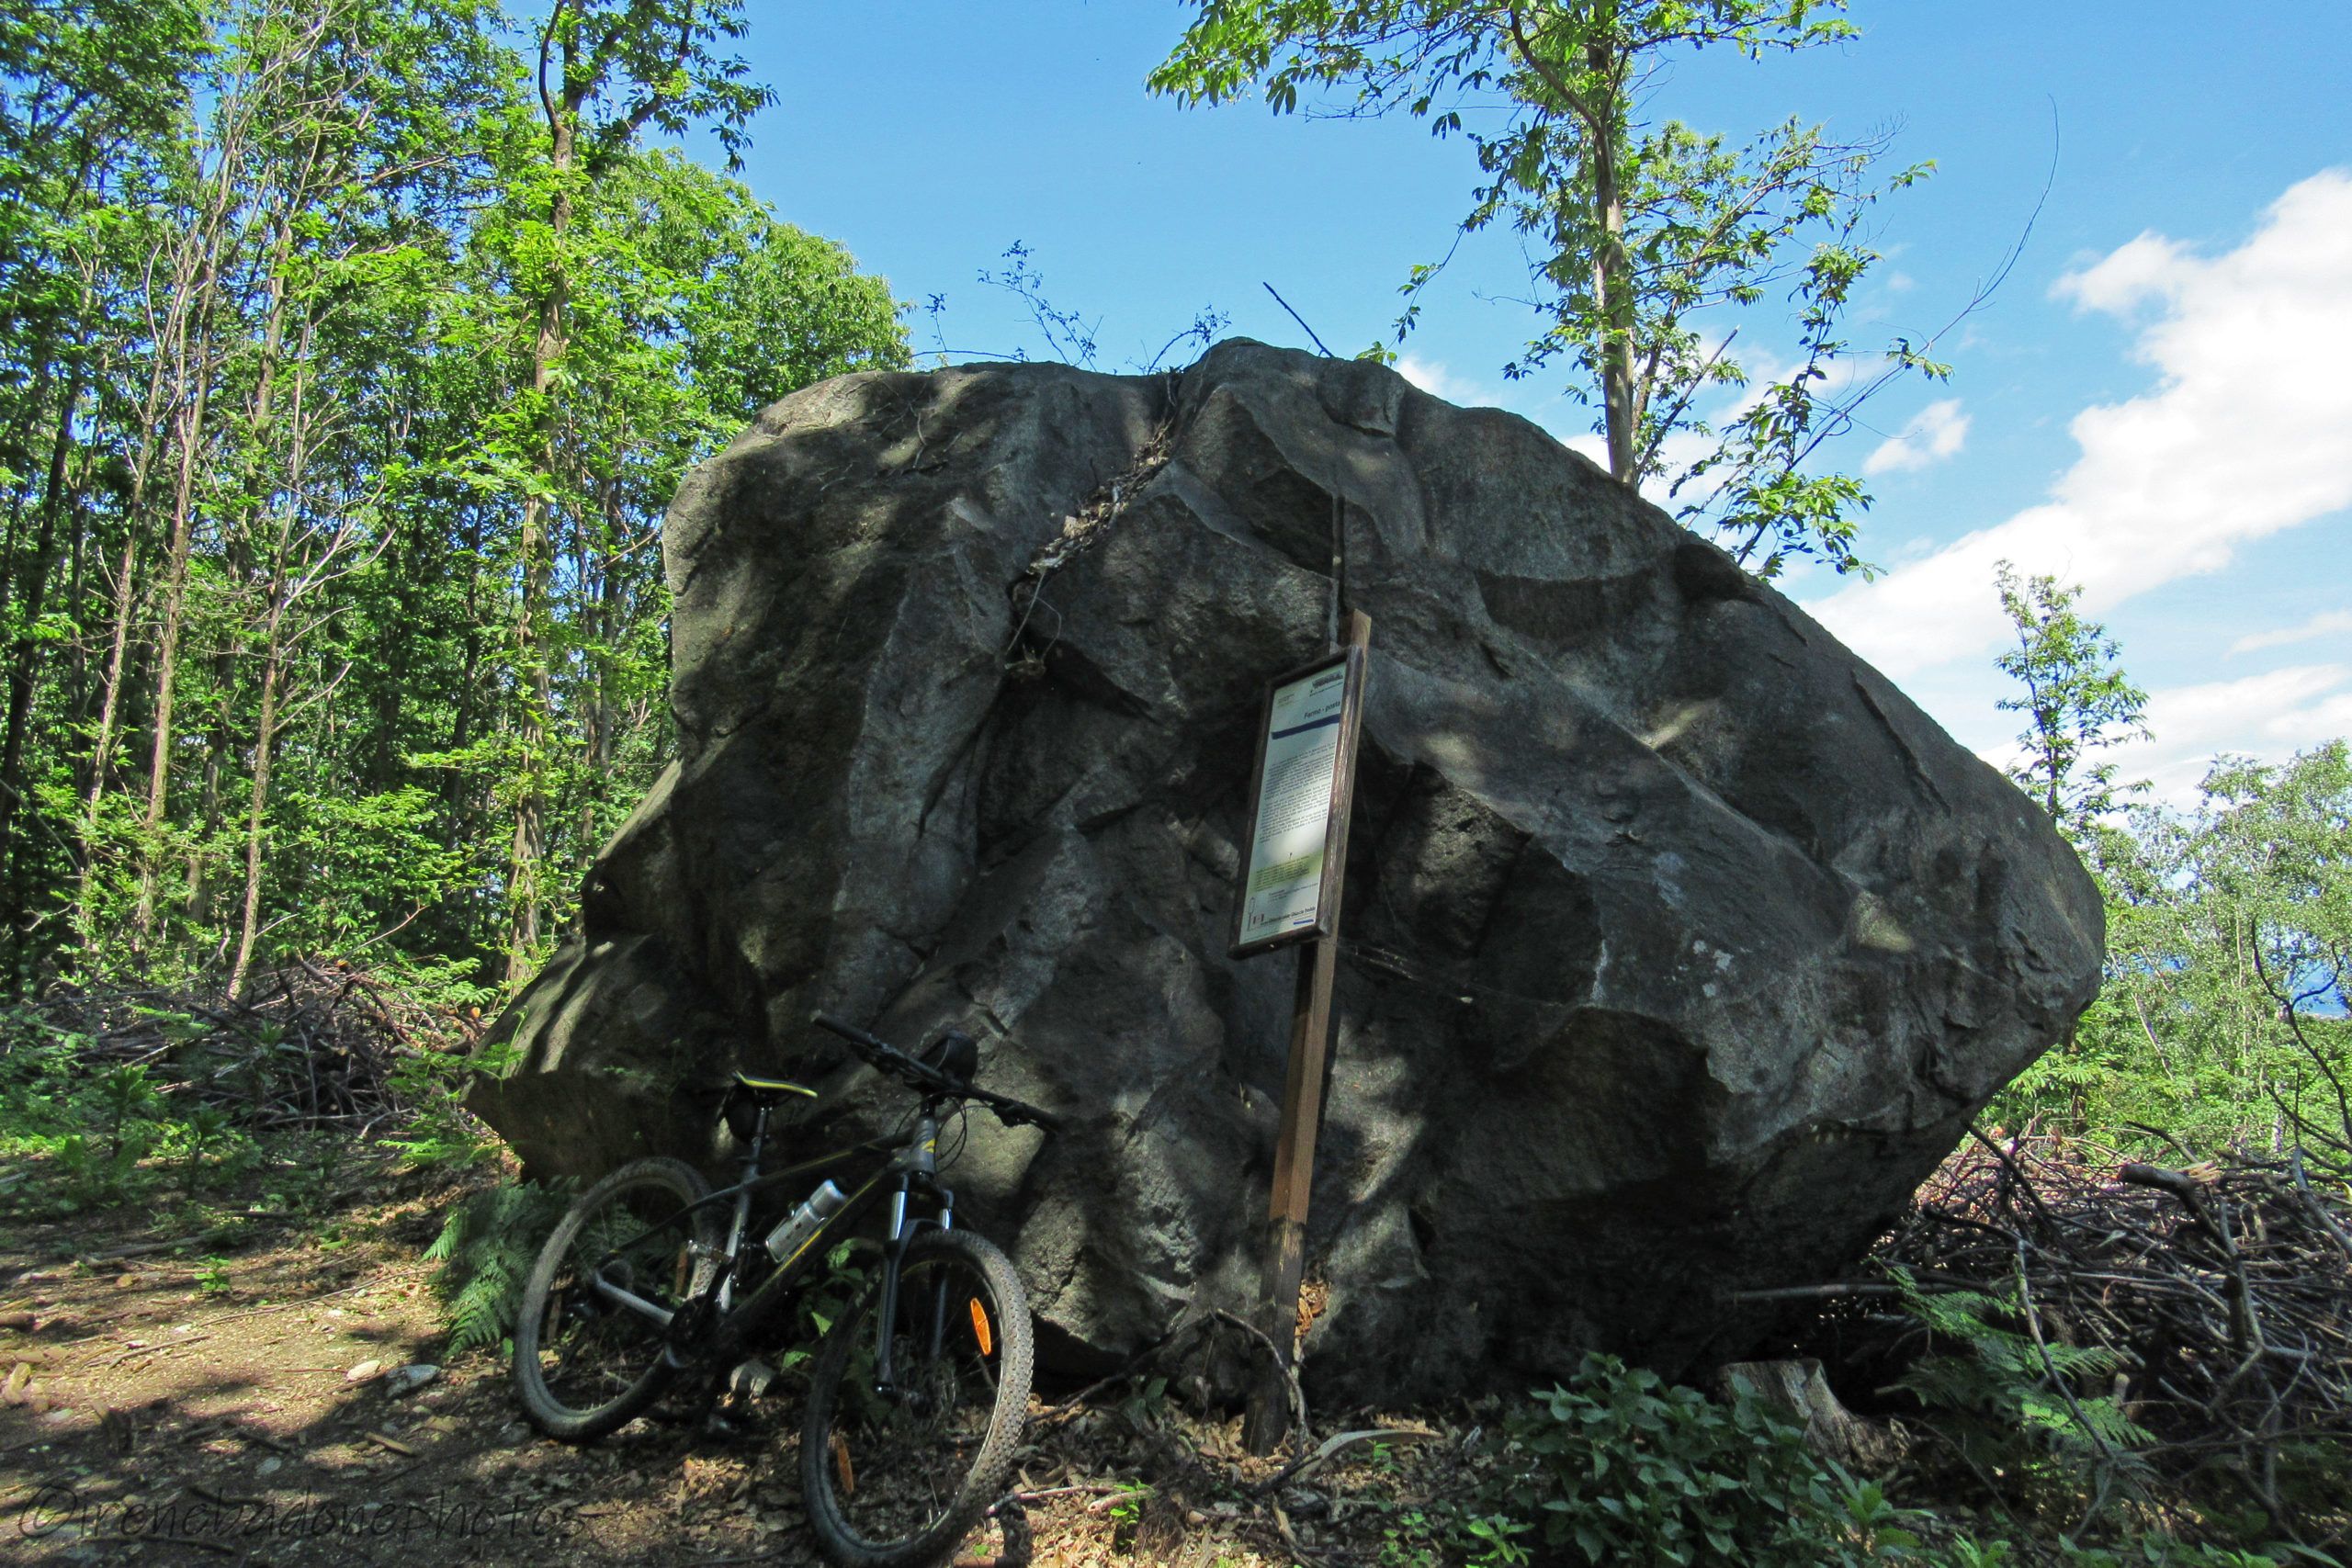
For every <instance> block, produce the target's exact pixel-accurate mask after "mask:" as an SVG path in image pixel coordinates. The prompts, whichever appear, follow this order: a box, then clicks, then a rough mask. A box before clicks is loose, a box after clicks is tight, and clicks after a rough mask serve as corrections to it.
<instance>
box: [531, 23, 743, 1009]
mask: <svg viewBox="0 0 2352 1568" xmlns="http://www.w3.org/2000/svg"><path fill="white" fill-rule="evenodd" d="M743 30H744V22H743V18H742V6H741V0H555V5H554V6H553V7H552V9H550V10H549V11H548V16H547V19H546V21H545V22H544V23H543V24H542V26H541V28H540V29H539V50H538V72H537V85H538V97H539V107H540V110H541V112H542V114H543V115H544V117H545V121H546V133H547V142H546V154H547V178H546V182H545V191H546V195H545V202H546V206H545V211H546V214H547V217H546V239H545V243H544V245H543V246H542V247H541V248H540V249H541V254H540V256H539V258H538V265H537V268H536V272H537V276H536V279H535V280H534V287H533V288H531V289H530V290H529V293H530V296H531V299H532V304H533V309H534V314H535V316H536V331H535V333H534V337H533V341H532V347H531V390H530V397H529V399H528V401H527V404H526V408H527V418H528V422H529V426H530V429H529V433H528V435H527V437H526V443H525V446H526V450H525V452H524V453H523V454H522V455H521V456H522V458H523V461H524V462H525V464H526V465H527V467H528V469H529V477H528V479H527V481H526V484H525V486H524V491H523V514H522V524H521V528H520V530H519V534H518V536H517V540H516V547H515V548H516V555H517V558H518V568H519V574H520V578H521V597H520V601H519V604H518V606H517V611H516V615H515V665H516V672H517V675H518V677H519V679H520V682H521V684H522V691H521V693H520V694H519V695H520V700H521V708H522V711H521V717H520V722H519V724H518V725H517V730H518V736H517V750H518V751H519V759H518V762H519V773H520V778H519V779H518V781H517V784H516V786H515V834H514V840H513V844H512V849H511V852H510V854H509V856H508V866H507V888H506V905H507V911H508V930H507V942H506V978H507V981H508V983H509V984H519V983H520V982H521V980H522V979H523V977H524V976H525V974H526V971H527V970H528V969H529V967H530V965H531V963H532V961H533V960H534V958H535V957H536V955H537V951H538V946H539V940H540V926H539V921H540V916H541V914H542V912H543V910H544V909H545V907H546V903H547V895H546V892H545V888H544V885H543V880H542V878H543V868H542V865H541V862H542V860H543V859H544V852H545V846H546V837H547V811H548V770H549V767H550V765H551V759H550V757H549V722H550V716H551V714H552V711H553V707H554V687H553V678H552V664H553V660H552V655H551V650H550V649H549V647H548V644H549V640H550V637H551V635H552V631H553V626H552V617H551V615H550V613H549V611H550V606H549V604H548V583H549V579H550V577H551V575H552V571H553V568H554V563H555V550H554V546H553V542H552V538H551V530H550V529H549V527H548V522H549V515H550V512H551V510H552V508H553V507H554V505H555V504H556V503H557V502H558V501H559V499H560V498H566V497H572V496H576V495H577V494H578V492H579V491H580V490H581V488H582V487H581V486H580V484H579V482H578V476H576V475H572V474H570V473H567V472H566V471H565V468H564V463H563V454H562V451H561V449H560V441H559V431H560V424H561V419H560V412H559V410H558V408H557V404H558V402H559V383H560V378H561V376H562V374H563V368H564V359H565V355H566V354H567V352H568V351H569V348H570V345H571V324H570V320H569V305H570V300H571V265H570V262H569V258H568V256H567V254H566V246H567V242H568V240H569V237H570V233H571V225H572V219H573V216H574V214H575V212H576V211H577V209H578V208H579V206H580V203H581V200H582V195H583V190H584V187H585V186H588V185H592V184H594V182H596V181H598V180H600V179H601V178H603V177H604V176H605V175H606V174H607V173H608V172H609V171H610V170H611V169H612V168H613V167H614V165H615V164H616V163H617V162H618V161H619V160H620V159H621V158H622V157H624V156H625V155H627V154H628V152H630V151H632V150H633V149H634V148H635V146H636V143H637V138H638V136H639V133H640V132H641V131H643V130H646V129H647V128H648V127H649V126H650V127H651V128H653V129H655V130H662V131H666V132H669V133H671V134H677V133H680V132H682V131H684V130H685V129H686V128H687V127H688V126H689V125H690V124H692V123H694V122H695V121H704V122H707V123H708V124H709V125H710V126H711V127H712V129H713V130H715V131H716V132H717V133H718V140H719V144H720V146H721V147H723V148H724V149H725V150H726V152H727V156H728V160H729V166H730V167H732V166H733V165H734V164H736V163H737V162H738V161H739V160H740V158H741V153H742V151H743V149H744V148H745V147H746V146H747V145H748V144H749V141H748V137H749V127H750V123H751V119H752V116H753V115H754V114H756V113H757V112H758V111H759V110H760V109H762V108H763V107H766V106H767V105H768V104H770V103H772V102H773V101H774V100H775V95H774V94H773V93H772V92H770V91H769V90H768V89H767V88H765V87H763V86H759V85H754V84H752V83H749V82H746V81H744V80H743V79H742V77H743V73H744V69H745V68H744V65H743V62H741V60H740V59H733V58H726V59H722V58H720V56H719V53H718V50H719V49H720V48H721V47H722V40H725V39H735V38H740V37H741V35H742V33H743Z"/></svg>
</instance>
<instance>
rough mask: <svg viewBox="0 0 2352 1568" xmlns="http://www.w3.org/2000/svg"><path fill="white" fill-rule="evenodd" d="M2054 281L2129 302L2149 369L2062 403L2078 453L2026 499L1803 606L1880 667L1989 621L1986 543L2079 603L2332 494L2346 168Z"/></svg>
mask: <svg viewBox="0 0 2352 1568" xmlns="http://www.w3.org/2000/svg"><path fill="white" fill-rule="evenodd" d="M2055 292H2056V293H2057V294H2058V295H2059V296H2060V297H2061V298H2064V299H2072V300H2073V301H2074V302H2075V304H2076V305H2077V306H2078V307H2080V308H2082V309H2085V310H2103V311H2109V312H2112V313H2116V314H2138V313H2141V312H2143V311H2145V312H2148V314H2149V319H2147V320H2146V321H2144V322H2143V326H2142V328H2141V332H2140V336H2139V340H2138V342H2137V344H2136V345H2135V348H2134V355H2135V357H2137V358H2139V359H2141V360H2143V362H2145V363H2147V364H2149V365H2152V366H2154V367H2155V368H2156V370H2157V372H2158V378H2157V383H2156V386H2155V388H2154V389H2153V390H2152V391H2150V392H2148V393H2146V394H2145V395H2143V396H2141V397H2138V398H2134V399H2132V400H2130V401H2127V402H2121V403H2115V404H2109V405H2100V406H2096V407H2092V408H2088V409H2086V410H2084V411H2083V412H2081V413H2079V414H2077V415H2076V416H2075V421H2074V423H2073V426H2072V430H2073V434H2074V436H2075V441H2076V442H2077V443H2078V444H2079V446H2080V447H2081V454H2080V456H2079V457H2077V458H2076V459H2075V464H2074V466H2073V467H2072V468H2069V469H2067V470H2066V472H2065V473H2064V474H2063V475H2062V476H2060V477H2059V479H2057V480H2056V481H2055V482H2054V483H2053V484H2052V488H2051V492H2050V496H2049V499H2048V500H2047V501H2045V502H2042V503H2041V504H2040V505H2038V506H2034V507H2031V508H2030V509H2028V510H2026V511H2024V512H2021V513H2018V514H2017V515H2015V516H2013V517H2011V518H2009V519H2008V520H2007V521H2006V522H2004V523H2000V524H1997V525H1994V526H1992V527H1989V528H1985V529H1982V530H1980V531H1978V532H1977V533H1974V534H1971V535H1969V536H1966V537H1965V538H1962V539H1961V540H1959V541H1957V542H1956V543H1954V544H1951V545H1950V546H1947V547H1944V548H1943V549H1941V550H1939V551H1938V552H1937V553H1936V554H1934V555H1932V556H1930V557H1928V558H1927V559H1926V560H1923V561H1919V562H1917V563H1915V564H1911V565H1907V566H1902V567H1898V568H1896V569H1895V570H1894V571H1891V572H1889V573H1888V574H1887V575H1886V576H1885V577H1883V578H1881V579H1880V580H1879V581H1876V582H1874V583H1869V584H1857V585H1854V586H1851V587H1848V588H1845V589H1843V590H1841V591H1840V592H1836V593H1833V594H1831V595H1829V596H1828V597H1826V598H1825V599H1821V600H1817V601H1815V602H1814V603H1813V604H1809V605H1808V606H1807V608H1809V609H1810V610H1811V611H1812V612H1813V613H1814V614H1815V615H1817V616H1818V617H1820V619H1821V620H1822V621H1823V622H1824V623H1826V625H1827V626H1829V628H1830V629H1831V630H1832V631H1834V632H1836V633H1837V634H1838V636H1839V637H1842V638H1844V639H1845V640H1846V641H1847V642H1848V643H1849V644H1850V645H1851V646H1852V647H1853V648H1854V649H1855V650H1856V651H1857V652H1859V653H1860V654H1861V655H1862V656H1863V657H1864V658H1866V659H1868V660H1871V662H1873V663H1875V664H1877V665H1878V666H1879V667H1880V668H1881V669H1883V670H1885V671H1888V672H1889V673H1890V674H1895V675H1904V674H1909V673H1913V672H1916V671H1921V670H1924V669H1928V668H1932V667H1934V666H1936V665H1939V664H1941V663H1943V662H1946V661H1948V660H1959V659H1973V658H1981V657H1982V656H1983V655H1984V653H1985V650H1986V649H1989V648H1991V647H1992V646H1993V645H1995V644H1996V643H1997V642H1998V641H1999V640H2000V639H2001V637H2002V636H2003V634H2004V631H2005V629H2006V626H2005V623H2004V621H2003V620H2002V618H2001V615H2000V610H1999V605H1998V602H1997V601H1996V597H1995V595H1994V592H1993V570H1994V563H1995V562H1996V561H1998V560H2001V559H2003V558H2007V559H2010V560H2012V561H2014V562H2016V563H2017V566H2018V570H2019V571H2021V572H2025V573H2034V572H2052V573H2055V574H2057V575H2058V576H2060V577H2062V578H2064V579H2065V580H2067V581H2074V582H2079V583H2082V584H2084V585H2085V589H2086V592H2085V604H2086V606H2087V607H2088V608H2089V609H2090V610H2091V611H2092V612H2093V613H2098V612H2100V611H2103V610H2105V609H2107V608H2108V607H2109V606H2112V605H2114V604H2118V603H2120V601H2122V600H2124V599H2128V598H2130V597H2131V595H2133V594H2136V593H2142V592H2146V591H2148V590H2149V589H2152V588H2154V587H2156V586H2158V585H2159V584H2162V583H2165V582H2168V581H2173V580H2175V579H2177V578H2180V577H2185V576H2190V575H2195V574H2198V573H2203V572H2211V571H2213V570H2218V569H2219V568H2221V567H2222V566H2224V565H2226V564H2227V563H2228V562H2229V560H2230V559H2231V557H2232V555H2233V551H2234V550H2235V549H2236V548H2237V547H2238V546H2240V545H2242V544H2245V543H2247V542H2249V541H2252V540H2255V539H2258V538H2261V537H2263V536H2266V535H2269V534H2273V533H2276V532H2278V530H2280V529H2283V528H2290V527H2293V526H2295V525H2298V524H2302V523H2307V522H2310V521H2312V519H2314V518H2318V517H2323V516H2325V515H2326V514H2328V513H2332V512H2335V511H2338V510H2340V509H2341V508H2343V507H2345V506H2346V505H2352V440H2346V437H2345V433H2346V431H2347V430H2352V376H2346V374H2345V372H2344V367H2345V366H2346V364H2352V172H2347V171H2345V170H2330V171H2328V172H2326V173H2324V174H2320V175H2313V176H2312V178H2310V179H2307V180H2304V181H2302V182H2301V184H2299V185H2296V186H2293V187H2291V188H2290V189H2289V190H2288V191H2287V193H2286V194H2285V195H2283V196H2281V197H2279V198H2278V201H2276V202H2275V203H2273V204H2272V205H2271V207H2270V209H2269V210H2268V211H2267V212H2266V213H2265V214H2264V215H2263V220H2262V223H2261V226H2260V227H2259V228H2258V229H2257V230H2256V231H2255V233H2254V234H2253V235H2252V237H2250V238H2249V239H2248V240H2247V241H2246V242H2245V243H2244V244H2242V245H2240V246H2239V247H2238V248H2237V249H2236V250H2234V251H2231V252H2229V253H2228V254H2223V255H2221V256H2217V257H2214V258H2211V259H2210V260H2208V259H2205V258H2203V257H2200V256H2199V255H2197V254H2194V253H2193V252H2191V251H2190V250H2189V249H2188V248H2187V247H2185V246H2183V245H2180V244H2178V243H2175V242H2173V241H2171V240H2167V239H2165V238H2163V237H2161V236H2158V235H2154V234H2143V235H2142V236H2141V237H2140V238H2138V239H2136V240H2133V241H2132V242H2131V243H2129V244H2126V245H2124V246H2122V247H2121V248H2120V249H2119V250H2117V251H2115V252H2114V253H2113V254H2109V256H2107V257H2105V258H2104V259H2102V260H2100V261H2098V263H2096V264H2094V265H2090V266H2086V267H2084V268H2082V269H2081V270H2079V271H2076V272H2074V273H2071V274H2069V275H2067V276H2064V277H2062V278H2061V279H2060V280H2059V281H2058V283H2057V285H2056V288H2055Z"/></svg>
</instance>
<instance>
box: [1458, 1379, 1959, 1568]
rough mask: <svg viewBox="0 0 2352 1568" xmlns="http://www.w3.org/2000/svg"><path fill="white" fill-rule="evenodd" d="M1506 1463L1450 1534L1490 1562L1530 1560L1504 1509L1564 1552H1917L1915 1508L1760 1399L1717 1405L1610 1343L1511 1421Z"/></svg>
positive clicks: (1876, 1557)
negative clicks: (1616, 1352)
mask: <svg viewBox="0 0 2352 1568" xmlns="http://www.w3.org/2000/svg"><path fill="white" fill-rule="evenodd" d="M1504 1430H1505V1436H1506V1438H1507V1448H1506V1451H1505V1456H1504V1462H1503V1465H1502V1467H1501V1472H1500V1474H1499V1475H1498V1478H1497V1479H1496V1481H1495V1482H1494V1483H1491V1484H1490V1486H1489V1489H1488V1493H1487V1495H1486V1496H1485V1497H1484V1498H1483V1499H1482V1503H1483V1504H1484V1506H1487V1507H1488V1508H1496V1507H1499V1509H1500V1517H1498V1516H1497V1515H1494V1514H1488V1515H1485V1516H1478V1517H1476V1518H1477V1523H1478V1524H1480V1525H1481V1526H1483V1527H1484V1528H1483V1529H1475V1530H1474V1529H1468V1528H1467V1521H1465V1527H1464V1529H1462V1531H1461V1532H1460V1533H1461V1535H1462V1536H1463V1537H1466V1538H1467V1539H1461V1540H1458V1543H1457V1544H1458V1545H1459V1547H1460V1548H1461V1550H1462V1551H1464V1554H1465V1556H1466V1557H1467V1559H1468V1560H1469V1561H1470V1562H1474V1563H1479V1564H1489V1565H1491V1568H1505V1565H1506V1564H1510V1563H1516V1562H1524V1561H1527V1552H1526V1549H1525V1548H1524V1547H1523V1546H1521V1544H1520V1542H1519V1541H1518V1540H1516V1539H1515V1537H1516V1536H1517V1535H1518V1534H1520V1533H1521V1532H1520V1531H1518V1530H1516V1529H1513V1528H1512V1522H1513V1521H1517V1522H1518V1523H1520V1524H1522V1525H1525V1524H1532V1525H1533V1526H1534V1528H1535V1529H1537V1530H1538V1531H1540V1533H1541V1537H1542V1540H1543V1541H1544V1544H1545V1545H1547V1546H1549V1547H1552V1548H1555V1549H1557V1550H1559V1551H1563V1552H1565V1553H1566V1556H1567V1558H1568V1560H1569V1561H1571V1562H1586V1563H1591V1564H1595V1565H1600V1564H1616V1563H1625V1562H1655V1563H1673V1564H1677V1565H1679V1568H1699V1565H1702V1564H1726V1565H1728V1564H1742V1565H1746V1568H1832V1565H1838V1568H1842V1565H1845V1564H1854V1563H1865V1562H1883V1561H1890V1560H1896V1559H1902V1558H1905V1557H1909V1556H1912V1555H1915V1553H1916V1551H1917V1547H1918V1538H1917V1534H1916V1533H1915V1532H1914V1530H1913V1529H1912V1528H1911V1526H1912V1524H1913V1523H1914V1522H1915V1520H1916V1519H1917V1517H1918V1516H1917V1515H1914V1514H1912V1513H1910V1512H1909V1511H1908V1510H1905V1509H1901V1508H1897V1507H1895V1506H1894V1505H1893V1504H1891V1503H1890V1502H1888V1500H1887V1498H1886V1496H1885V1495H1884V1493H1883V1492H1882V1491H1881V1490H1880V1489H1879V1487H1878V1486H1877V1485H1876V1484H1875V1483H1866V1482H1857V1481H1856V1480H1854V1478H1853V1477H1851V1476H1849V1475H1848V1474H1847V1473H1846V1472H1844V1471H1842V1470H1840V1469H1838V1467H1836V1466H1834V1465H1828V1464H1824V1463H1823V1462H1822V1461H1818V1460H1816V1459H1815V1457H1814V1456H1813V1454H1812V1453H1811V1452H1810V1451H1808V1450H1806V1448H1805V1446H1804V1436H1803V1434H1802V1433H1800V1432H1799V1431H1798V1430H1797V1429H1796V1428H1795V1427H1792V1426H1790V1425H1788V1424H1787V1423H1786V1422H1784V1421H1781V1420H1780V1419H1778V1418H1777V1417H1776V1416H1773V1415H1771V1414H1770V1412H1769V1411H1767V1410H1766V1409H1765V1408H1764V1407H1762V1406H1761V1405H1758V1404H1754V1403H1753V1402H1750V1401H1747V1400H1741V1401H1738V1402H1736V1403H1735V1404H1729V1405H1724V1404H1715V1403H1713V1402H1712V1401H1710V1400H1709V1399H1708V1398H1707V1396H1706V1395H1705V1394H1703V1393H1700V1392H1699V1391H1698V1390H1696V1389H1692V1388H1684V1387H1679V1386H1677V1385H1672V1384H1668V1382H1665V1381H1664V1380H1663V1379H1661V1378H1660V1377H1658V1376H1657V1373H1655V1372H1651V1371H1643V1370H1640V1369H1637V1368H1635V1369H1629V1368H1627V1367H1626V1366H1625V1365H1624V1363H1623V1362H1622V1361H1619V1360H1617V1359H1615V1358H1614V1357H1609V1356H1598V1355H1595V1356H1588V1357H1586V1358H1585V1361H1584V1365H1583V1366H1582V1367H1581V1368H1580V1369H1579V1370H1578V1371H1577V1375H1576V1377H1575V1378H1574V1379H1572V1380H1571V1381H1570V1382H1569V1384H1568V1386H1566V1387H1555V1388H1554V1389H1552V1390H1551V1391H1550V1392H1549V1393H1537V1394H1536V1395H1535V1396H1534V1401H1533V1404H1532V1405H1530V1406H1528V1407H1527V1408H1525V1409H1523V1410H1521V1411H1520V1412H1518V1413H1516V1414H1514V1415H1513V1416H1511V1417H1510V1419H1509V1421H1508V1422H1507V1423H1506V1425H1505V1428H1504Z"/></svg>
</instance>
